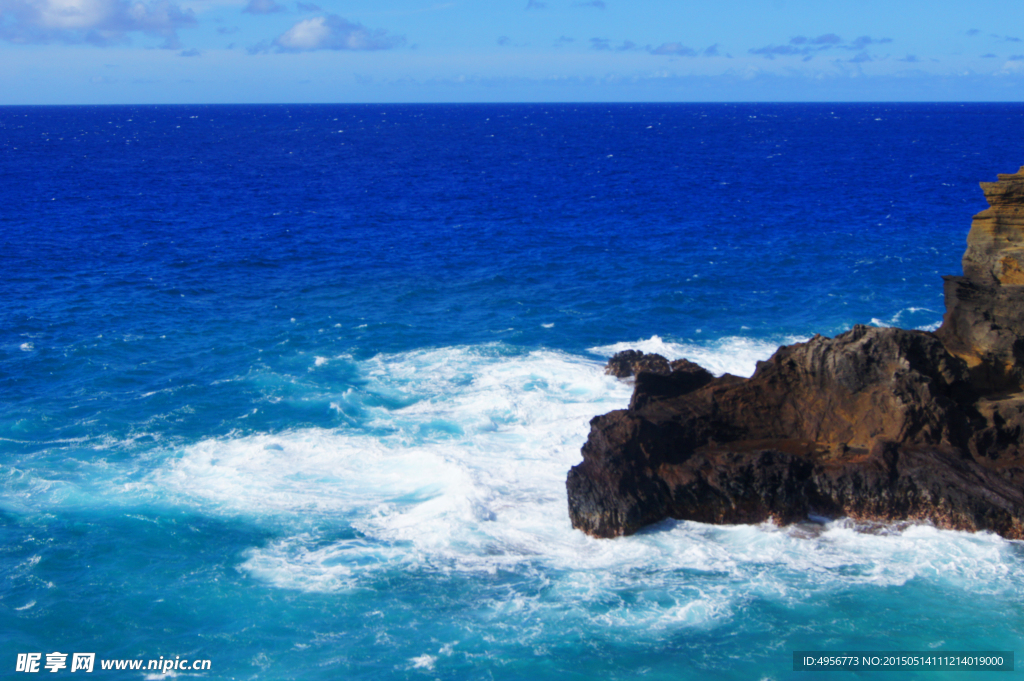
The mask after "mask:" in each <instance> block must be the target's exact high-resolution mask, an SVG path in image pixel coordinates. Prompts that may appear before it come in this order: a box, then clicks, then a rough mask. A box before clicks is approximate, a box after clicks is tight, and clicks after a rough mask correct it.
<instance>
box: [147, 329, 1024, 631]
mask: <svg viewBox="0 0 1024 681" xmlns="http://www.w3.org/2000/svg"><path fill="white" fill-rule="evenodd" d="M652 342H654V343H660V342H661V341H660V339H652ZM648 347H649V348H650V349H655V348H652V347H651V346H648ZM733 347H735V346H733ZM658 349H662V350H663V349H664V347H661V348H658ZM321 366H323V363H321ZM360 370H361V372H362V375H363V376H364V377H366V378H367V380H368V381H369V382H370V384H371V385H372V387H373V388H374V389H375V390H379V391H393V392H400V393H403V394H406V395H407V396H408V398H409V399H405V400H398V401H395V402H394V403H393V404H396V405H404V406H395V407H392V408H384V407H378V408H374V409H372V410H368V412H367V413H368V416H367V418H368V419H369V420H371V421H373V422H374V424H375V428H374V429H372V432H370V431H361V432H353V431H349V430H345V429H339V430H328V429H312V428H308V429H301V430H294V431H288V432H283V433H278V434H262V435H252V436H246V437H238V438H223V439H210V440H206V441H203V442H200V443H197V444H195V445H193V446H190V447H188V448H185V449H184V450H183V451H181V452H180V455H179V456H176V457H175V458H172V459H168V460H167V461H166V462H165V465H163V466H162V467H160V468H159V469H158V470H156V471H155V472H154V473H153V474H152V475H151V476H150V479H149V484H150V485H151V486H153V487H154V488H159V489H160V490H161V492H162V493H163V494H165V495H167V496H168V497H169V498H173V499H175V500H176V503H180V504H185V505H189V506H191V507H193V508H199V509H202V510H203V511H205V512H219V513H226V514H232V515H241V516H243V517H250V518H254V519H255V518H267V517H270V518H273V519H274V522H275V523H277V524H278V526H279V527H280V528H281V531H280V533H279V536H278V538H276V539H274V540H272V541H270V542H268V543H267V544H265V545H261V546H254V547H252V548H250V549H248V550H247V551H246V552H245V553H244V555H243V556H242V562H241V564H240V566H239V567H240V569H241V570H243V571H245V572H246V573H248V574H249V575H251V576H253V577H255V578H257V579H258V580H260V581H262V582H264V583H266V584H268V585H271V586H273V587H276V588H283V589H289V590H298V591H306V592H320V593H323V592H338V591H348V590H353V589H359V588H361V587H363V586H366V585H369V584H372V583H374V582H375V580H378V579H380V578H382V576H385V575H388V574H392V575H394V574H403V575H408V574H417V575H420V576H422V577H427V578H429V575H434V574H452V573H462V574H466V575H476V574H484V575H491V576H497V575H501V574H515V575H520V576H521V577H522V578H523V579H527V580H533V581H535V582H537V583H541V584H543V585H544V588H543V589H537V590H536V591H534V592H530V591H529V590H520V591H512V592H509V594H508V597H507V598H505V599H504V600H503V599H496V600H494V601H493V602H491V603H490V604H489V605H488V608H489V610H490V612H491V613H492V615H493V616H494V617H496V618H501V617H504V616H506V615H509V613H510V612H511V611H514V612H515V615H516V617H520V618H522V617H531V616H534V615H536V616H537V617H541V618H544V619H545V621H551V618H552V617H555V618H556V619H557V618H561V620H560V621H562V622H569V621H570V620H573V618H581V619H580V621H582V620H583V619H588V620H589V621H596V622H599V623H603V624H604V625H606V626H609V627H619V626H621V627H636V626H638V625H641V626H644V627H647V628H650V629H651V630H661V629H664V630H674V629H676V628H679V627H692V626H697V627H707V626H714V625H715V624H716V623H719V622H723V621H726V620H729V619H731V618H733V617H735V616H736V614H737V613H738V612H741V611H742V609H743V607H744V603H745V602H746V601H747V600H749V599H750V598H765V599H770V600H772V601H773V602H779V603H782V604H796V603H799V602H804V601H806V599H807V598H808V597H809V596H808V595H809V594H810V595H811V597H813V595H814V594H819V595H822V596H826V595H827V594H829V593H831V592H834V591H836V590H843V589H849V588H857V587H864V588H889V587H902V586H904V585H907V584H908V583H912V582H921V581H924V582H928V583H931V584H934V585H938V586H939V587H941V588H946V589H950V590H954V591H958V592H961V591H964V592H972V593H994V594H996V595H997V596H999V597H1002V596H1006V597H1011V598H1020V597H1022V596H1024V592H1022V587H1020V586H1018V585H1020V584H1024V561H1022V556H1021V555H1020V552H1019V551H1018V550H1017V549H1016V547H1015V546H1014V545H1013V544H1012V543H1011V542H1006V541H1004V540H1002V539H1001V538H999V537H996V536H993V535H986V534H978V535H969V534H963V533H956V532H946V531H939V530H936V529H934V528H930V527H927V526H914V525H910V526H905V527H904V526H900V527H896V526H892V527H888V526H886V527H882V528H881V530H880V529H879V528H862V527H858V526H855V525H853V524H852V523H850V522H849V521H842V520H840V521H835V522H825V523H817V524H815V523H811V522H808V523H804V524H801V525H796V526H790V527H786V528H778V527H775V526H774V525H770V524H765V525H760V526H731V527H730V526H725V527H716V526H708V525H702V524H699V523H691V522H676V521H667V522H665V523H662V524H660V525H659V526H657V527H655V528H652V529H651V530H649V531H645V532H641V533H639V534H638V535H634V536H632V537H627V538H621V539H618V540H612V541H608V540H595V539H592V538H590V537H587V536H586V535H583V534H582V533H580V532H578V531H575V530H573V529H572V528H571V526H570V524H569V520H568V517H567V512H566V502H565V473H566V471H567V469H568V468H569V467H570V466H572V465H574V464H575V463H577V462H578V461H579V458H580V455H579V448H580V445H581V444H582V442H583V440H584V439H585V437H586V433H587V421H588V419H589V418H590V417H591V416H593V415H594V414H597V413H602V412H604V411H608V410H609V409H612V408H617V407H621V406H622V405H623V404H624V403H625V401H626V400H627V399H628V396H629V387H628V385H627V384H625V383H624V382H621V381H615V380H613V379H610V378H609V377H606V376H604V375H603V374H602V372H601V367H600V365H599V364H598V363H595V362H592V361H588V360H585V359H582V358H578V357H572V356H569V355H565V354H561V353H554V352H534V353H530V354H528V355H522V354H519V355H516V354H509V353H507V352H503V351H502V350H501V348H499V347H495V346H484V347H477V348H447V349H439V350H424V351H418V352H410V353H403V354H399V355H390V356H379V357H375V358H373V359H371V360H368V361H366V362H363V363H361V367H360ZM866 530H867V531H866ZM570 604H571V606H570ZM556 611H557V614H553V613H556ZM573 621H574V620H573ZM570 623H571V622H570Z"/></svg>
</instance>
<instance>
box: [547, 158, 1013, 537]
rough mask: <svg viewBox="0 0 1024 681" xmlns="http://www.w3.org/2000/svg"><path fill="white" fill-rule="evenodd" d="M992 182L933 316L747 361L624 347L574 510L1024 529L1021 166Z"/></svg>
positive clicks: (632, 517) (633, 518)
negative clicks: (731, 370) (744, 371)
mask: <svg viewBox="0 0 1024 681" xmlns="http://www.w3.org/2000/svg"><path fill="white" fill-rule="evenodd" d="M1004 183H1005V185H1006V186H1003V185H1004ZM982 186H983V188H984V189H985V193H986V197H988V198H989V201H990V203H991V204H992V206H993V207H992V208H990V209H989V211H986V212H983V213H981V214H979V215H978V216H976V217H975V223H974V226H973V227H972V230H971V237H969V240H968V252H967V254H965V256H964V269H965V273H966V274H967V276H965V277H949V278H947V279H946V297H947V313H946V316H945V318H944V322H943V326H942V328H940V329H939V330H938V331H937V332H936V333H935V334H931V333H926V332H923V331H905V330H902V329H890V328H869V327H865V326H857V327H854V328H853V329H852V330H851V331H849V332H847V333H844V334H842V335H840V336H837V337H836V338H832V339H830V338H824V337H822V336H815V337H814V338H812V339H811V340H810V341H808V342H806V343H800V344H797V345H792V346H788V347H783V348H780V349H779V350H778V351H777V352H776V353H775V355H773V356H772V357H771V359H769V360H768V361H766V362H761V363H759V364H758V367H757V371H756V372H755V373H754V375H753V376H752V377H751V378H749V379H740V378H737V377H735V376H728V375H727V376H723V377H720V378H714V377H712V376H711V374H709V373H708V372H707V371H705V370H704V369H702V368H701V367H699V366H697V365H696V364H693V363H692V362H686V361H685V360H682V361H680V362H673V363H671V364H670V363H669V362H667V360H665V359H664V358H662V357H660V356H658V355H644V354H643V353H639V352H637V351H626V352H625V353H618V354H617V355H616V356H615V357H613V358H612V361H610V362H609V368H608V373H612V374H614V375H617V376H629V375H632V374H635V375H636V385H635V389H634V393H633V398H632V400H631V402H630V406H629V408H628V409H624V410H620V411H614V412H611V413H609V414H605V415H603V416H598V417H596V418H595V419H593V420H592V421H591V432H590V437H589V438H588V440H587V442H586V444H585V445H584V446H583V462H582V463H580V464H579V465H577V466H575V467H574V468H573V469H572V470H571V471H570V472H569V476H568V479H567V481H566V487H567V491H568V497H569V514H570V517H571V519H572V523H573V526H574V527H576V528H579V529H581V530H583V531H585V532H587V533H589V534H592V535H594V536H598V537H612V536H616V535H622V534H631V533H633V532H635V531H637V530H638V529H640V528H642V527H643V526H645V525H648V524H650V523H653V522H657V521H659V520H662V519H664V518H677V519H687V520H697V521H701V522H712V523H746V522H761V521H764V520H767V519H774V520H775V521H776V522H781V523H788V522H792V521H796V520H801V519H804V518H806V517H807V516H808V514H812V513H816V514H821V515H827V516H850V517H853V518H858V519H863V520H881V521H897V520H922V521H929V522H932V523H934V524H935V525H937V526H939V527H944V528H951V529H961V530H974V531H976V530H991V531H993V532H998V533H999V534H1001V535H1003V536H1005V537H1010V538H1014V539H1022V538H1024V440H1022V437H1024V392H1020V391H1021V386H1022V385H1024V285H1020V284H1024V278H1022V280H1021V282H1017V281H1016V279H1014V278H1013V277H1014V276H1016V275H1014V274H1013V272H1014V271H1015V270H1014V265H1013V263H1015V262H1018V260H1017V257H1018V255H1020V260H1019V262H1021V263H1024V174H1018V175H1012V176H1005V175H1000V182H998V183H988V184H987V185H986V184H983V185H982ZM1018 210H1019V211H1020V215H1021V217H1020V219H1018V216H1017V211H1018ZM986 214H988V215H987V216H986ZM979 225H981V227H979ZM1015 230H1016V231H1015ZM1011 261H1012V262H1011ZM1022 272H1024V269H1022ZM655 358H656V359H655ZM613 367H614V368H613Z"/></svg>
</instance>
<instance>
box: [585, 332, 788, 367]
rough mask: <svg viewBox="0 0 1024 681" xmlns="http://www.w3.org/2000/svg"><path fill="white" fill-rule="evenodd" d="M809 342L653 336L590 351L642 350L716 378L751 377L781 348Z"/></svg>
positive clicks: (609, 354)
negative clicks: (698, 367)
mask: <svg viewBox="0 0 1024 681" xmlns="http://www.w3.org/2000/svg"><path fill="white" fill-rule="evenodd" d="M805 340H807V338H805V337H799V336H786V337H784V338H780V339H773V340H761V339H753V338H744V337H741V336H728V337H726V338H720V339H718V340H716V341H711V342H709V343H675V342H671V341H665V340H663V339H662V338H661V337H660V336H651V337H650V338H648V339H646V340H638V341H633V342H628V341H627V342H622V343H614V344H612V345H601V346H597V347H593V348H588V352H592V353H594V354H595V355H601V356H603V357H611V356H612V355H614V354H615V353H616V352H621V351H623V350H630V349H633V350H642V351H643V352H654V353H657V354H659V355H662V356H663V357H666V358H668V359H670V360H673V359H688V360H690V361H691V362H696V363H697V364H699V365H701V366H702V367H704V368H705V369H707V370H708V371H710V372H711V373H713V374H715V375H716V376H721V375H722V374H733V375H735V376H751V375H753V373H754V370H755V369H756V368H757V363H758V362H760V361H763V360H766V359H768V358H769V357H771V356H772V354H774V353H775V351H776V350H778V349H779V347H780V346H782V345H789V344H791V343H799V342H801V341H805Z"/></svg>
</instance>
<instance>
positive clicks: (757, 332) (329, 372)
mask: <svg viewBox="0 0 1024 681" xmlns="http://www.w3.org/2000/svg"><path fill="white" fill-rule="evenodd" d="M1022 128H1024V105H1005V104H999V105H979V104H965V105H958V104H913V105H905V104H898V105H897V104H877V105H871V104H857V105H851V104H814V105H806V104H756V105H753V104H752V105H724V104H723V105H706V104H700V105H663V104H656V105H646V104H644V105H459V106H441V105H433V106H413V105H408V106H397V105H386V106H379V105H365V106H351V105H346V106H301V105H296V106H152V107H146V106H132V107H3V108H0V575H2V581H0V585H2V586H0V642H2V645H0V669H6V670H7V671H8V672H11V673H12V674H13V669H14V665H15V659H16V657H17V654H18V653H22V652H41V653H48V652H53V651H61V652H67V653H71V652H95V653H96V655H97V659H112V658H145V659H147V660H148V659H155V658H158V657H160V656H164V657H174V656H181V657H187V658H190V659H195V658H200V659H209V660H211V670H210V671H208V672H203V673H202V674H201V676H202V678H210V679H242V678H258V679H335V678H365V679H392V678H394V679H406V678H409V679H418V678H431V679H433V678H439V679H522V678H534V679H556V678H557V679H565V678H579V679H593V678H601V679H633V678H638V677H643V678H654V679H702V678H708V677H709V674H711V673H714V675H715V677H716V678H723V679H762V678H770V679H781V678H789V676H790V675H791V674H792V672H791V671H789V670H790V669H791V665H792V651H793V650H802V649H833V650H939V651H941V650H943V649H947V650H970V649H975V650H992V649H1002V650H1014V648H1015V647H1016V646H1017V643H1018V642H1019V641H1020V640H1021V636H1022V634H1024V616H1022V614H1021V613H1022V612H1024V609H1022V606H1024V588H1022V587H1021V584H1022V583H1024V550H1022V545H1021V544H1020V543H1019V542H1007V541H1003V540H1001V539H999V538H997V537H994V536H991V535H967V534H961V533H952V532H940V531H937V530H934V529H932V528H929V527H924V526H910V527H890V528H873V529H872V531H870V532H865V531H863V529H864V528H857V527H855V526H853V525H852V524H850V523H848V522H845V521H842V520H839V521H836V522H833V523H830V524H827V525H824V526H818V525H813V524H808V525H806V526H799V527H791V528H775V527H772V526H762V527H711V526H705V525H700V524H696V523H666V524H663V525H660V526H658V527H655V528H652V529H651V530H650V531H647V532H644V533H641V534H640V535H638V536H635V537H631V538H626V539H618V540H614V541H599V540H593V539H590V538H587V537H585V536H583V535H581V534H580V533H578V532H575V531H573V530H572V529H571V527H570V526H569V522H568V517H567V511H566V504H565V492H564V478H565V473H566V471H567V470H568V468H569V467H570V466H572V465H574V464H575V463H577V462H578V461H579V459H580V457H579V447H580V445H581V444H582V442H583V440H584V439H585V437H586V433H587V429H588V424H587V422H588V420H589V419H590V418H591V417H592V416H594V415H596V414H599V413H603V412H605V411H608V410H610V409H614V408H619V407H621V406H624V405H625V404H626V403H627V402H628V398H629V390H630V388H629V386H628V385H626V384H623V383H620V382H617V381H615V380H614V379H611V378H608V377H605V376H603V375H602V373H601V367H602V364H603V359H604V358H605V357H606V356H607V355H608V354H610V353H611V352H613V351H614V350H616V349H620V348H625V347H642V348H644V349H648V350H659V351H661V352H663V353H665V354H668V355H671V356H673V357H675V356H687V357H690V358H691V359H695V360H697V361H700V362H702V363H704V364H705V365H706V366H709V368H712V369H713V370H715V371H719V372H721V371H726V370H728V371H732V372H734V373H749V372H750V371H752V369H753V363H754V361H755V360H757V359H763V358H765V357H767V356H768V355H769V354H770V353H771V352H772V351H773V350H774V349H775V348H776V347H777V346H778V345H780V344H782V343H785V342H791V341H793V340H796V339H800V338H805V337H808V336H810V335H812V334H814V333H817V332H821V333H824V334H826V335H834V334H836V333H839V332H841V331H843V330H845V329H847V328H849V327H850V326H852V325H853V324H856V323H873V324H885V325H899V326H904V327H909V328H934V327H935V326H936V325H937V324H938V322H939V321H940V320H941V315H942V310H943V303H942V295H941V293H942V290H941V285H942V282H941V278H940V275H943V274H959V273H960V265H959V260H960V256H961V255H962V253H963V249H964V242H965V237H966V233H967V229H968V227H969V224H970V219H971V216H972V215H973V214H974V213H976V212H977V211H979V210H981V209H983V208H984V207H985V202H984V198H983V196H982V194H981V191H980V189H979V188H978V186H977V182H978V181H991V180H994V179H995V175H996V173H1003V172H1015V171H1016V170H1017V168H1018V167H1019V166H1020V165H1021V164H1022V163H1024V142H1022V141H1021V137H1020V135H1019V132H1020V131H1021V130H1022ZM5 673H6V672H5ZM44 673H46V672H45V671H44ZM63 673H69V672H68V670H64V672H63ZM96 673H97V674H98V675H101V676H102V675H103V673H101V672H100V671H99V670H97V672H96ZM108 675H109V676H121V677H126V676H127V677H133V678H137V677H138V676H139V674H138V673H135V674H134V676H133V674H132V673H130V672H110V673H109V674H108ZM151 676H152V675H151ZM891 676H892V678H896V677H897V676H898V677H899V678H901V679H906V678H914V677H915V674H913V673H907V672H900V673H898V674H893V675H891ZM925 676H926V678H929V679H940V678H954V677H953V676H952V675H944V674H942V673H931V674H927V675H925ZM152 678H159V677H156V676H152ZM872 678H886V675H885V674H884V673H881V674H876V675H874V676H872Z"/></svg>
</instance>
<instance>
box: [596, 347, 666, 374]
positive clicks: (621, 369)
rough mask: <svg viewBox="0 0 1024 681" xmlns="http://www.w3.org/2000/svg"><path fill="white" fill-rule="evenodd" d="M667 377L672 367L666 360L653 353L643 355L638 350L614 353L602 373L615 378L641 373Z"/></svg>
mask: <svg viewBox="0 0 1024 681" xmlns="http://www.w3.org/2000/svg"><path fill="white" fill-rule="evenodd" d="M645 371H646V372H649V373H654V374H663V375H668V374H669V373H671V372H672V367H671V366H670V365H669V363H668V360H667V359H665V358H664V357H662V356H661V355H658V354H655V353H653V352H652V353H648V354H644V353H643V352H641V351H640V350H623V351H622V352H616V353H615V354H614V355H612V358H611V359H609V360H608V364H607V365H605V368H604V372H605V373H606V374H609V375H611V376H615V377H616V378H629V377H630V376H636V375H639V374H640V373H642V372H645Z"/></svg>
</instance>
